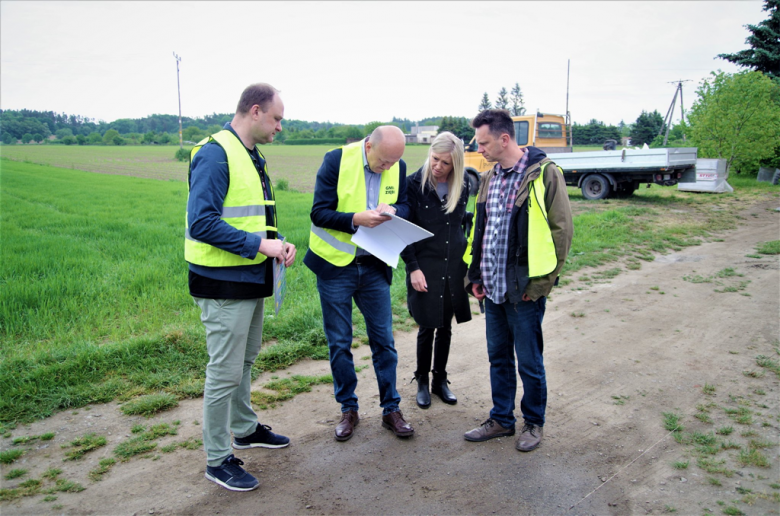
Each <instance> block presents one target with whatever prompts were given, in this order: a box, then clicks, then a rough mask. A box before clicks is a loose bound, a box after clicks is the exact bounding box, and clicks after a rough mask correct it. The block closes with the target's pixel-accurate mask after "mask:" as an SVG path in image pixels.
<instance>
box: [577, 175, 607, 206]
mask: <svg viewBox="0 0 780 516" xmlns="http://www.w3.org/2000/svg"><path fill="white" fill-rule="evenodd" d="M609 190H610V188H609V181H607V178H606V177H604V176H602V175H600V174H592V175H590V176H588V177H586V178H585V180H584V181H583V182H582V196H583V197H585V198H586V199H588V200H590V201H598V200H600V199H606V198H607V196H608V195H609Z"/></svg>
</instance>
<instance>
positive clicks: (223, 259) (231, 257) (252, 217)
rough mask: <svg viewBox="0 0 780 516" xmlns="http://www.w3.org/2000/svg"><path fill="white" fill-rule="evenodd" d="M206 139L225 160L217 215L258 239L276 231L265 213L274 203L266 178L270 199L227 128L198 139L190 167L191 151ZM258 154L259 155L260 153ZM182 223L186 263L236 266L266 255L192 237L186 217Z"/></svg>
mask: <svg viewBox="0 0 780 516" xmlns="http://www.w3.org/2000/svg"><path fill="white" fill-rule="evenodd" d="M209 142H214V143H217V144H218V145H219V146H220V147H222V149H223V150H224V151H225V154H226V155H227V161H228V173H229V178H230V184H229V186H228V191H227V194H226V195H225V199H224V201H223V206H222V213H221V214H220V218H221V219H222V220H223V221H225V222H226V223H227V224H230V225H231V226H233V227H234V228H236V229H239V230H242V231H246V232H247V233H252V234H254V235H257V236H259V237H260V238H266V236H267V232H268V231H276V227H274V226H273V225H268V224H267V222H266V215H265V210H266V206H273V205H275V204H276V202H275V201H274V192H273V187H272V185H271V183H270V181H268V188H269V191H270V194H271V200H265V199H264V197H263V185H262V183H261V181H260V175H259V173H258V171H257V168H256V167H255V164H254V163H253V162H252V158H251V157H250V156H249V154H248V153H247V150H246V147H244V144H243V143H242V142H241V140H239V139H238V138H237V137H236V136H235V135H234V134H233V133H232V132H231V131H228V130H227V129H224V130H222V131H220V132H218V133H216V134H214V135H212V136H209V137H208V138H205V139H203V140H202V141H200V142H198V144H197V145H196V146H195V147H194V148H193V149H192V153H191V154H190V166H192V165H191V163H192V158H194V157H195V154H197V153H198V151H199V150H200V149H201V148H202V147H203V146H204V145H206V144H207V143H209ZM258 152H259V150H258ZM260 156H261V157H262V154H260ZM263 159H265V157H263ZM265 173H266V175H267V173H268V169H267V167H266V168H265ZM188 188H189V182H188ZM185 222H186V226H185V233H184V259H185V260H187V261H188V262H190V263H194V264H196V265H204V266H206V267H236V266H239V265H254V264H258V263H262V262H263V261H264V260H265V259H266V258H267V257H266V256H265V255H263V254H260V253H257V256H256V257H255V258H254V259H253V260H250V259H248V258H243V257H241V256H239V255H237V254H233V253H230V252H227V251H224V250H222V249H219V248H217V247H214V246H212V245H209V244H207V243H205V242H201V241H199V240H195V239H194V238H192V236H191V235H190V225H189V220H187V219H185ZM273 223H274V222H272V224H273Z"/></svg>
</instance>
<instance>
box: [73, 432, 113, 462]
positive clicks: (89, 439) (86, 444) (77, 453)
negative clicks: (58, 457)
mask: <svg viewBox="0 0 780 516" xmlns="http://www.w3.org/2000/svg"><path fill="white" fill-rule="evenodd" d="M106 442H107V441H106V438H105V437H104V436H102V435H97V434H95V433H88V434H85V435H83V436H81V437H79V438H77V439H74V440H72V441H71V442H70V444H69V445H63V448H70V447H73V449H72V450H70V451H68V452H67V453H65V458H64V459H63V460H78V459H80V458H82V457H83V456H84V455H85V454H87V453H89V452H91V451H92V450H96V449H98V448H101V447H103V446H105V445H106Z"/></svg>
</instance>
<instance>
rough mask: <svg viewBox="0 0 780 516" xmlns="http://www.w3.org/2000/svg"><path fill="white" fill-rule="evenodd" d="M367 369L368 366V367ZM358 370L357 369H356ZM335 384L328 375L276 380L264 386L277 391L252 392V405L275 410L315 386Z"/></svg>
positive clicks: (297, 376)
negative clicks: (277, 405)
mask: <svg viewBox="0 0 780 516" xmlns="http://www.w3.org/2000/svg"><path fill="white" fill-rule="evenodd" d="M366 367H367V366H366ZM355 369H356V370H357V368H355ZM328 383H333V376H332V375H329V374H326V375H323V376H303V375H293V376H292V377H290V378H284V379H281V380H274V381H271V382H268V383H267V384H265V385H264V386H263V388H265V389H269V390H272V391H276V392H274V393H268V392H259V391H253V392H252V403H254V404H255V405H257V407H258V408H259V409H260V410H266V409H268V408H269V407H270V408H273V407H275V406H276V404H277V403H279V402H282V401H286V400H289V399H292V398H294V397H295V396H296V395H298V394H300V393H302V392H311V388H312V386H313V385H319V384H328Z"/></svg>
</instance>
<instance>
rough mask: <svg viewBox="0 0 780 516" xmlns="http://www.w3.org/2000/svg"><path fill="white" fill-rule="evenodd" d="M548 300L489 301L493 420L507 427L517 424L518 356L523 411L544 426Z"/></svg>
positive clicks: (530, 420)
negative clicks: (546, 312) (499, 302)
mask: <svg viewBox="0 0 780 516" xmlns="http://www.w3.org/2000/svg"><path fill="white" fill-rule="evenodd" d="M545 303H546V298H544V297H541V298H539V299H538V300H537V301H521V302H519V303H516V304H512V303H501V304H496V303H494V302H492V301H491V300H490V299H487V298H486V299H485V329H486V332H487V346H488V358H489V359H490V389H491V392H492V395H493V409H492V410H491V411H490V417H491V418H492V419H493V420H495V421H496V422H498V423H499V424H500V425H501V426H503V427H505V428H510V427H514V425H515V421H516V419H515V415H514V410H515V397H516V395H517V376H516V375H515V353H517V372H518V373H520V379H521V380H522V382H523V397H522V399H521V401H520V411H521V412H522V414H523V419H525V421H526V422H527V423H531V424H534V425H537V426H544V411H545V408H546V406H547V380H546V379H545V374H544V359H543V358H542V351H543V349H544V339H543V338H542V319H543V318H544V307H545Z"/></svg>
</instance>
